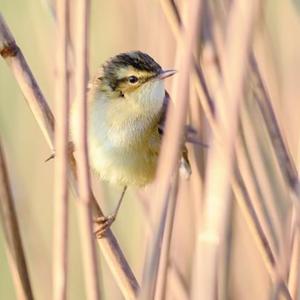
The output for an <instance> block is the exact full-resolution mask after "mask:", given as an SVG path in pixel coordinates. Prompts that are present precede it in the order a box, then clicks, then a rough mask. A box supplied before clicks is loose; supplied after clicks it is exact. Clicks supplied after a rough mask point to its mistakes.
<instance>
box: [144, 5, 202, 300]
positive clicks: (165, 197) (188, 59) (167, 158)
mask: <svg viewBox="0 0 300 300" xmlns="http://www.w3.org/2000/svg"><path fill="white" fill-rule="evenodd" d="M200 14H201V1H197V0H194V1H191V2H190V3H189V18H188V20H189V22H188V24H187V26H186V28H185V29H186V30H185V31H184V38H183V43H178V51H180V54H181V56H179V55H178V56H177V57H180V67H179V70H180V72H179V75H178V77H177V78H176V79H177V81H176V83H175V82H174V84H173V88H172V93H171V96H172V99H173V101H174V103H175V104H174V105H170V107H169V109H168V114H167V120H166V130H165V134H164V139H163V143H162V147H161V153H160V158H159V164H158V171H157V179H156V181H155V183H156V193H155V199H156V202H157V207H156V208H155V210H156V212H157V213H156V215H157V216H159V218H158V219H157V222H156V224H154V231H153V236H152V238H150V240H151V241H152V246H151V249H150V252H149V255H148V257H147V260H146V267H145V271H144V278H143V282H144V284H143V289H142V292H141V297H140V298H141V299H152V298H153V296H154V294H155V290H156V283H157V280H156V279H157V273H158V266H159V262H160V245H161V243H162V239H163V234H164V227H165V217H166V211H167V207H168V202H169V193H170V186H171V182H172V181H173V180H172V177H173V176H174V172H175V170H176V168H177V166H178V156H179V150H180V147H181V143H182V136H183V135H182V134H183V128H184V125H185V122H186V116H187V109H188V90H189V73H190V69H191V65H192V61H193V59H192V57H193V49H194V43H195V41H196V37H197V34H198V32H199V31H198V30H199V17H200ZM171 214H172V215H171V217H172V218H174V211H173V212H172V213H171ZM170 228H171V226H170Z"/></svg>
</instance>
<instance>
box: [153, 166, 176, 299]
mask: <svg viewBox="0 0 300 300" xmlns="http://www.w3.org/2000/svg"><path fill="white" fill-rule="evenodd" d="M178 180H179V178H178V172H177V173H176V174H175V178H174V182H173V184H172V190H171V193H170V199H169V205H168V212H167V216H166V221H165V232H164V234H163V240H162V245H161V250H160V252H161V254H160V262H159V269H158V275H157V283H156V291H155V296H154V299H156V300H164V299H166V293H167V278H168V272H169V264H170V245H171V239H172V233H173V225H174V216H175V209H176V202H177V201H176V199H177V196H178Z"/></svg>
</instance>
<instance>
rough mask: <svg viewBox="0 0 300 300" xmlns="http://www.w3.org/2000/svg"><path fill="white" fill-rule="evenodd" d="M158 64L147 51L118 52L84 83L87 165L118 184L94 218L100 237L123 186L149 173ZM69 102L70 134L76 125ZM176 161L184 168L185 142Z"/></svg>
mask: <svg viewBox="0 0 300 300" xmlns="http://www.w3.org/2000/svg"><path fill="white" fill-rule="evenodd" d="M175 73H176V71H174V70H163V69H162V68H161V66H160V65H159V64H158V63H157V62H156V61H155V60H154V59H153V58H152V57H150V56H149V55H148V54H146V53H143V52H140V51H132V52H128V53H121V54H119V55H116V56H114V57H112V58H111V59H109V60H108V61H107V62H106V63H105V64H104V65H103V66H102V68H101V69H100V72H99V73H97V74H96V76H95V77H94V79H93V80H92V81H91V83H90V89H89V92H88V148H89V158H90V164H91V167H92V168H93V169H94V171H95V172H96V173H97V174H98V175H99V177H100V178H101V179H103V180H106V181H109V182H111V183H115V184H118V185H121V186H123V187H124V189H123V192H122V195H121V197H120V200H119V203H118V205H117V207H116V210H115V212H114V213H113V214H112V215H111V216H109V217H105V218H100V219H99V220H97V223H98V224H100V225H101V226H100V229H99V230H98V232H97V234H98V237H101V236H102V235H103V233H104V232H105V230H106V228H107V227H109V226H110V225H111V224H112V222H113V221H114V220H115V218H116V215H117V212H118V210H119V207H120V204H121V201H122V199H123V196H124V194H125V191H126V188H127V186H145V185H147V184H148V183H150V182H151V181H153V179H154V177H155V172H156V167H157V161H158V155H159V151H160V145H161V141H162V135H163V129H164V121H165V117H166V110H167V106H168V102H169V96H168V93H167V92H166V90H165V86H164V79H166V78H168V77H170V76H172V75H174V74H175ZM78 112H79V111H78V109H77V106H76V103H75V104H73V107H72V112H71V134H72V135H73V136H74V133H75V132H77V131H78V125H79V124H78V121H77V120H78V117H77V116H78ZM180 166H181V168H183V169H184V170H185V173H187V174H190V173H191V168H190V164H189V161H188V153H187V149H186V147H184V146H183V147H182V157H181V161H180Z"/></svg>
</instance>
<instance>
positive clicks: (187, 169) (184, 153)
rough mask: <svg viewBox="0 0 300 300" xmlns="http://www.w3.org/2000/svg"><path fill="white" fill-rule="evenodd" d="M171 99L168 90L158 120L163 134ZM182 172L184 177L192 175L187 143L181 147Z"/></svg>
mask: <svg viewBox="0 0 300 300" xmlns="http://www.w3.org/2000/svg"><path fill="white" fill-rule="evenodd" d="M170 101H171V97H170V95H169V93H168V92H167V91H165V98H164V102H163V106H162V109H161V114H160V118H159V121H158V133H159V134H160V135H161V136H163V134H164V128H165V122H166V116H167V110H168V105H169V102H170ZM179 171H180V174H181V176H182V177H183V178H185V179H187V178H189V177H190V176H191V173H192V170H191V165H190V162H189V158H188V150H187V147H186V146H185V144H183V145H182V147H181V158H180V166H179Z"/></svg>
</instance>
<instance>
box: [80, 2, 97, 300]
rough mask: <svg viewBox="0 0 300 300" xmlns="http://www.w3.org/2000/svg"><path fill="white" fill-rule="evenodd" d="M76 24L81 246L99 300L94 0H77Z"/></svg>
mask: <svg viewBox="0 0 300 300" xmlns="http://www.w3.org/2000/svg"><path fill="white" fill-rule="evenodd" d="M76 8H77V10H76V17H75V19H76V22H75V23H76V24H78V26H77V28H76V29H77V39H76V45H75V57H76V62H77V63H76V68H75V75H76V76H75V78H76V80H75V87H76V101H77V103H78V107H79V111H80V114H79V116H78V122H79V124H80V126H79V130H78V132H77V135H76V136H75V141H74V142H75V147H76V149H77V155H78V157H77V172H78V173H77V176H78V192H79V202H78V219H79V226H80V232H81V246H82V253H83V262H84V264H83V267H84V272H85V283H86V295H87V299H89V300H99V299H100V290H99V273H98V267H97V255H96V248H95V243H94V237H93V225H92V210H91V208H92V207H91V193H92V191H91V178H90V169H89V160H88V149H87V145H88V143H87V96H86V87H87V82H88V74H87V59H88V32H89V25H88V23H89V14H90V1H89V0H80V1H77V7H76Z"/></svg>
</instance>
